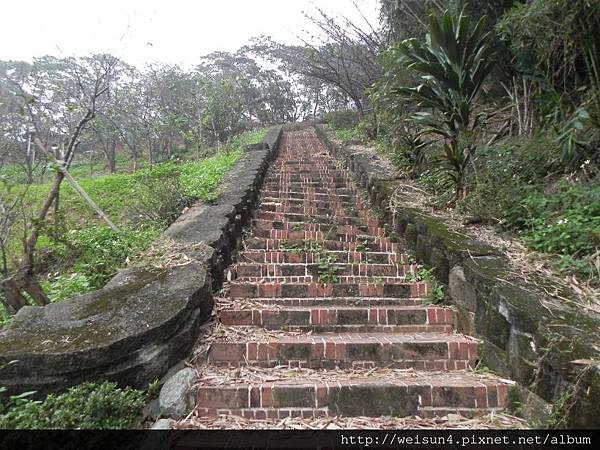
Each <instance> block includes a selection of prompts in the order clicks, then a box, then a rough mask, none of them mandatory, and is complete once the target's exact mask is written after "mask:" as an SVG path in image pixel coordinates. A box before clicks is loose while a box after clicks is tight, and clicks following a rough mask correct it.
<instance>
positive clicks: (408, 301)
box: [215, 297, 424, 309]
mask: <svg viewBox="0 0 600 450" xmlns="http://www.w3.org/2000/svg"><path fill="white" fill-rule="evenodd" d="M215 302H217V304H219V303H223V299H222V298H221V299H220V298H215ZM423 304H424V301H423V299H422V298H418V297H414V298H399V297H296V298H293V297H289V298H260V297H258V298H253V299H252V303H249V302H248V301H247V300H244V301H242V302H240V306H242V307H243V308H244V309H246V308H248V307H249V306H252V307H257V308H262V307H269V306H275V307H294V306H297V307H307V308H313V307H317V306H324V307H334V306H357V307H358V306H365V307H366V306H370V307H381V306H398V307H403V306H423Z"/></svg>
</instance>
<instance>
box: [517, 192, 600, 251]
mask: <svg viewBox="0 0 600 450" xmlns="http://www.w3.org/2000/svg"><path fill="white" fill-rule="evenodd" d="M522 204H523V206H524V208H525V209H526V210H527V212H528V217H527V219H526V221H525V231H524V233H523V239H524V241H525V242H526V243H527V245H528V246H529V247H531V248H533V249H535V250H540V251H542V252H546V253H559V254H562V255H571V256H578V257H582V256H587V255H591V254H592V253H594V251H595V250H596V248H597V247H598V246H600V186H593V187H592V186H568V185H565V184H558V186H557V191H556V192H554V193H552V194H549V195H548V194H539V193H536V194H533V195H529V196H528V197H525V198H524V199H523V202H522Z"/></svg>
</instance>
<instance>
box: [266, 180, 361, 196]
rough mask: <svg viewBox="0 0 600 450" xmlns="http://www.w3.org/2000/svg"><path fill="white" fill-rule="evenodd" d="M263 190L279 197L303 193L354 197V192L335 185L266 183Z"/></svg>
mask: <svg viewBox="0 0 600 450" xmlns="http://www.w3.org/2000/svg"><path fill="white" fill-rule="evenodd" d="M264 188H265V190H267V191H276V192H279V193H280V195H281V196H285V195H287V194H288V193H290V192H293V193H303V194H304V195H311V194H328V195H331V196H333V197H337V196H338V195H347V196H352V197H354V196H356V192H355V191H354V190H353V189H351V188H348V187H345V186H337V185H331V186H329V185H323V184H316V183H315V184H309V185H305V184H302V183H288V184H276V183H267V184H265V185H264Z"/></svg>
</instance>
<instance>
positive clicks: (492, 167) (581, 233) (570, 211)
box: [458, 134, 600, 276]
mask: <svg viewBox="0 0 600 450" xmlns="http://www.w3.org/2000/svg"><path fill="white" fill-rule="evenodd" d="M560 155H561V148H560V144H559V143H557V141H556V139H554V137H553V136H552V135H551V134H549V135H548V136H531V137H528V138H518V139H510V140H507V141H505V142H503V143H500V144H496V145H493V146H489V147H486V148H483V149H482V151H481V152H480V153H479V156H478V158H477V161H476V171H477V174H478V177H477V183H476V184H473V185H472V186H471V189H470V192H469V195H468V196H467V197H466V198H465V199H463V200H462V201H461V202H460V203H459V205H458V206H459V209H461V210H462V211H463V212H466V213H469V214H471V215H473V216H475V217H477V218H480V219H493V220H494V221H496V222H497V223H498V224H499V226H500V227H501V228H502V229H505V230H508V231H511V232H516V233H518V234H519V236H520V237H521V239H522V240H523V241H524V242H525V244H526V245H527V246H528V247H529V248H532V249H534V250H538V251H542V252H546V253H552V254H558V255H560V257H559V264H558V266H559V268H561V269H564V270H567V269H568V270H569V271H573V272H575V273H577V274H579V275H581V276H589V275H590V274H591V273H592V270H593V268H592V266H591V265H590V264H589V263H588V262H586V261H584V258H585V257H586V256H589V255H591V254H593V253H594V252H595V250H596V249H597V247H598V246H600V232H599V230H600V186H597V185H585V184H573V183H572V182H566V181H561V179H560V178H558V174H560V173H561V170H560V165H561V160H560Z"/></svg>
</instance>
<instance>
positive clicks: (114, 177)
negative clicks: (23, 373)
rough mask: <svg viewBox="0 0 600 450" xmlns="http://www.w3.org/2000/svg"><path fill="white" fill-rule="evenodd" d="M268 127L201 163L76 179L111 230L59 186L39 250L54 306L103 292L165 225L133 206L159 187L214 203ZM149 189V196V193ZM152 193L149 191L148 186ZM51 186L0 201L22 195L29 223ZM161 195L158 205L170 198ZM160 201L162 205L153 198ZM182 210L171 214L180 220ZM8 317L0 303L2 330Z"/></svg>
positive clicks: (14, 244)
mask: <svg viewBox="0 0 600 450" xmlns="http://www.w3.org/2000/svg"><path fill="white" fill-rule="evenodd" d="M267 131H268V129H266V128H265V129H262V130H259V131H252V132H246V133H243V134H242V135H240V136H238V137H236V138H235V139H233V140H232V141H231V143H230V145H228V146H227V147H224V148H222V149H221V151H220V152H219V153H218V154H215V155H214V156H211V157H209V158H205V159H202V160H199V161H184V162H177V161H169V162H165V163H161V164H154V165H147V166H146V167H144V168H142V169H141V170H139V171H137V172H135V173H116V174H109V175H101V176H96V177H93V178H84V179H81V178H79V179H78V181H79V183H80V184H81V186H82V187H83V188H84V189H85V191H86V192H87V193H88V195H89V196H90V197H91V198H92V199H93V200H94V201H95V202H96V203H97V204H98V206H99V207H100V208H101V209H102V210H103V211H104V212H105V213H106V214H107V215H108V216H109V217H110V218H111V220H112V221H113V222H114V223H115V224H116V225H117V226H118V227H119V232H114V231H112V230H111V229H110V228H109V227H107V226H106V224H105V223H104V222H103V221H101V220H100V219H99V218H98V217H96V215H95V213H94V211H93V210H91V208H90V207H89V206H88V205H87V203H85V202H84V201H83V200H82V199H81V198H80V197H79V195H78V194H77V193H76V192H75V191H74V190H73V188H72V187H71V186H70V185H68V184H67V183H66V182H63V184H62V186H61V193H60V205H61V217H60V220H59V221H56V223H55V220H54V218H53V217H52V216H50V217H49V218H48V220H47V226H46V227H45V228H44V229H43V232H42V233H41V235H40V238H39V240H38V244H37V250H38V253H39V255H38V264H39V266H40V268H41V269H40V272H41V273H42V275H43V279H42V285H43V287H44V289H45V291H46V292H47V293H48V295H49V297H50V299H51V300H52V301H60V300H63V299H65V298H69V297H72V296H75V295H78V294H82V293H85V292H88V291H91V290H94V289H98V288H99V287H101V286H102V285H103V284H104V283H106V281H107V280H108V279H109V278H110V277H111V276H112V275H113V274H114V273H116V271H117V270H118V269H119V268H120V267H123V265H124V264H125V261H126V259H127V258H128V257H129V256H131V255H134V254H136V253H139V252H140V251H143V250H145V249H146V248H148V247H149V245H150V244H151V243H152V241H153V240H154V239H156V237H157V236H158V235H159V234H160V233H161V232H162V230H163V229H164V227H165V226H166V225H168V223H165V222H163V221H156V220H149V219H148V218H143V219H140V216H139V215H138V214H137V210H136V208H138V207H139V205H138V203H139V199H140V198H144V196H160V194H161V189H162V188H163V186H167V187H168V186H170V187H172V188H173V189H178V190H179V191H181V192H180V195H181V196H183V198H184V199H186V200H185V202H186V203H188V204H189V203H190V202H192V201H194V200H197V199H199V200H202V201H205V202H212V201H214V200H216V199H217V198H218V197H219V195H220V190H219V186H220V184H221V182H222V181H223V178H224V176H225V175H226V174H227V172H228V171H229V170H230V169H231V168H232V167H233V166H234V165H235V163H236V162H237V161H238V160H239V158H240V157H241V155H242V154H243V148H244V146H245V145H247V144H251V143H256V142H260V141H261V140H262V139H263V138H264V136H265V135H266V132H267ZM148 183H154V187H155V188H157V189H154V191H152V190H150V191H148ZM150 187H151V188H152V186H150ZM50 188H51V185H50V184H49V183H46V184H40V185H29V186H27V185H23V184H17V185H9V184H0V195H3V196H7V197H13V196H15V195H21V194H23V195H24V205H25V211H26V216H28V217H33V216H34V214H35V213H36V212H37V211H38V210H39V209H40V207H41V205H42V204H43V202H44V200H45V199H46V197H47V195H48V193H49V191H50ZM169 199H170V198H169V197H165V198H164V200H165V201H167V200H169ZM159 200H161V199H159ZM179 212H180V209H177V210H176V215H178V214H179ZM22 229H23V225H22V223H21V224H18V225H17V226H16V227H15V229H14V230H13V234H12V236H11V238H12V239H11V241H10V242H9V246H8V249H9V254H10V255H13V256H14V255H18V254H20V252H21V251H22V244H21V241H20V239H21V235H22V231H20V230H22ZM9 321H10V316H9V315H8V314H7V312H6V311H5V310H4V308H3V307H2V305H1V303H0V327H2V326H3V325H4V324H5V323H8V322H9Z"/></svg>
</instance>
